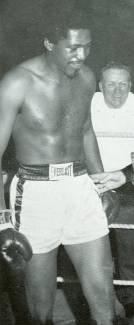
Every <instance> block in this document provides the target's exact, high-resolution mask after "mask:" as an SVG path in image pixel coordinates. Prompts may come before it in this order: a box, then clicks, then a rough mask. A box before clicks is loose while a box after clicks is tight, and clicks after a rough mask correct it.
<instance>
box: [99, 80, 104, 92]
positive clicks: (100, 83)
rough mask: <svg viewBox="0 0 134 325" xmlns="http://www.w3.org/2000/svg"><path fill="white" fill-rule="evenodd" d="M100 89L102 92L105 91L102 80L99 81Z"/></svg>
mask: <svg viewBox="0 0 134 325" xmlns="http://www.w3.org/2000/svg"><path fill="white" fill-rule="evenodd" d="M99 89H100V91H101V92H103V88H102V82H101V81H100V82H99Z"/></svg>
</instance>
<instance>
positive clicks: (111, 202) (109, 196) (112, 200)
mask: <svg viewBox="0 0 134 325" xmlns="http://www.w3.org/2000/svg"><path fill="white" fill-rule="evenodd" d="M101 200H102V205H103V209H104V211H105V213H106V215H107V219H108V224H111V223H113V222H115V219H116V218H117V216H118V214H119V210H120V198H119V195H118V193H117V192H115V191H107V192H105V193H103V194H101Z"/></svg>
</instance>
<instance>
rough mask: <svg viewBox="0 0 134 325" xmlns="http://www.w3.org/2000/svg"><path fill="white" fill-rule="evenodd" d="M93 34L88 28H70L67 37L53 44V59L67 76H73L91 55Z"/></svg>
mask: <svg viewBox="0 0 134 325" xmlns="http://www.w3.org/2000/svg"><path fill="white" fill-rule="evenodd" d="M90 46H91V35H90V31H89V30H87V29H78V30H68V32H67V37H66V38H64V39H62V40H60V41H59V42H58V43H57V44H55V45H53V50H52V51H53V59H54V61H55V63H56V64H57V65H58V67H59V69H61V70H62V71H63V72H64V73H65V74H66V75H67V76H69V77H73V76H75V75H76V73H77V72H78V71H79V70H80V68H81V66H82V64H83V63H84V61H85V59H86V58H87V56H88V55H89V52H90Z"/></svg>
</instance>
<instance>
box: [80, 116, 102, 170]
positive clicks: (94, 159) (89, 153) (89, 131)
mask: <svg viewBox="0 0 134 325" xmlns="http://www.w3.org/2000/svg"><path fill="white" fill-rule="evenodd" d="M84 152H85V158H86V164H87V168H88V172H89V174H93V173H100V172H103V171H104V169H103V165H102V161H101V157H100V152H99V147H98V143H97V139H96V135H95V133H94V130H93V126H92V122H91V113H90V111H89V116H88V119H87V122H86V124H85V128H84Z"/></svg>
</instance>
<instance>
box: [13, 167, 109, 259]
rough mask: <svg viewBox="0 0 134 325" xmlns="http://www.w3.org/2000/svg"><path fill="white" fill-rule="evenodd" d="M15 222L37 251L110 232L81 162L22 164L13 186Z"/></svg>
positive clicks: (35, 252) (94, 188) (91, 238)
mask: <svg viewBox="0 0 134 325" xmlns="http://www.w3.org/2000/svg"><path fill="white" fill-rule="evenodd" d="M10 205H11V209H12V211H13V223H14V226H15V228H16V229H17V230H20V231H21V232H22V233H24V234H25V236H26V237H27V238H28V240H29V241H30V243H31V245H32V248H33V252H34V254H41V253H46V252H49V251H50V250H52V249H54V248H56V247H58V246H59V245H60V244H63V245H72V244H80V243H84V242H88V241H91V240H95V239H98V238H100V237H102V236H105V235H107V234H108V232H109V231H108V224H107V218H106V215H105V213H104V211H103V208H102V204H101V200H100V198H99V196H98V193H97V190H96V187H95V185H94V183H93V182H92V180H91V178H90V177H89V176H88V174H87V172H86V168H85V167H83V166H82V164H80V163H78V162H74V163H66V164H55V165H44V166H27V165H21V166H20V168H19V170H18V173H17V175H15V176H14V178H13V180H12V183H11V188H10Z"/></svg>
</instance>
